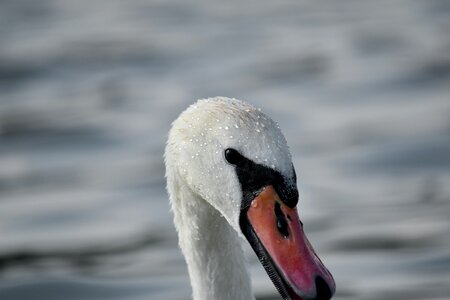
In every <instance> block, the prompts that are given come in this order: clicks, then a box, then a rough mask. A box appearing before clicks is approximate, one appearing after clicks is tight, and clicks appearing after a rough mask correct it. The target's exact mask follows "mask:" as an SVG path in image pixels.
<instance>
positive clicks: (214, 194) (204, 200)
mask: <svg viewBox="0 0 450 300" xmlns="http://www.w3.org/2000/svg"><path fill="white" fill-rule="evenodd" d="M227 148H234V149H236V150H238V151H239V152H240V153H241V154H242V155H244V156H245V157H247V158H249V159H251V160H253V161H254V162H256V163H259V164H262V165H266V166H268V167H270V168H273V169H275V170H277V171H279V172H280V173H281V174H283V175H285V176H284V177H285V178H293V174H292V172H293V168H292V162H291V155H290V153H289V149H288V146H287V143H286V140H285V138H284V136H283V134H282V133H281V131H280V129H279V127H278V125H277V124H276V123H275V122H274V121H273V120H272V119H271V118H270V117H268V116H267V115H265V114H264V113H262V112H261V111H260V110H259V109H256V108H255V107H253V106H251V105H250V104H248V103H245V102H243V101H239V100H236V99H229V98H224V97H216V98H210V99H204V100H199V101H197V102H196V103H195V104H193V105H191V106H190V107H189V108H188V109H186V110H185V111H184V112H183V113H182V114H181V115H180V116H179V117H178V118H177V119H176V120H175V121H174V122H173V124H172V128H171V130H170V133H169V138H168V142H167V146H166V150H165V163H166V177H167V190H168V193H169V197H170V202H171V206H172V209H173V212H174V223H175V227H176V229H177V231H178V235H179V244H180V248H181V250H182V252H183V254H184V256H185V258H186V262H187V265H188V270H189V276H190V279H191V284H192V288H193V298H194V299H195V300H203V299H205V300H206V299H209V300H210V299H220V300H228V299H229V300H239V299H242V300H249V299H254V298H253V296H252V292H251V285H250V279H249V275H248V272H247V269H246V267H245V262H244V257H243V252H242V249H241V244H240V242H241V240H240V238H239V236H242V233H241V231H240V228H239V213H240V205H241V198H242V192H241V189H240V184H239V181H238V178H237V176H236V173H235V171H234V166H232V165H230V164H229V163H227V161H226V160H225V157H224V150H225V149H227ZM288 184H289V183H288ZM290 184H295V183H294V182H290Z"/></svg>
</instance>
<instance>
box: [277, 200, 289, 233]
mask: <svg viewBox="0 0 450 300" xmlns="http://www.w3.org/2000/svg"><path fill="white" fill-rule="evenodd" d="M275 216H276V217H277V229H278V231H279V232H280V233H281V234H282V235H283V236H284V238H286V239H287V238H288V237H289V231H288V224H287V220H286V216H285V215H284V213H283V211H282V210H281V206H280V203H278V202H277V203H275Z"/></svg>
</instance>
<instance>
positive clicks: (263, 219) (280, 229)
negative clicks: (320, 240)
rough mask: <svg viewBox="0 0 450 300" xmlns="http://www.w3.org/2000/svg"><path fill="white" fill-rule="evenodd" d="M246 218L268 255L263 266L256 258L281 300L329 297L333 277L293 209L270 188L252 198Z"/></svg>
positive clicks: (332, 289) (334, 286) (333, 290)
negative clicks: (279, 294) (263, 267)
mask: <svg viewBox="0 0 450 300" xmlns="http://www.w3.org/2000/svg"><path fill="white" fill-rule="evenodd" d="M247 219H248V222H249V223H250V225H251V227H252V229H253V232H254V234H255V235H256V236H257V240H258V242H259V243H260V244H261V245H262V248H263V250H262V251H263V252H264V253H265V255H268V256H269V258H268V262H266V265H265V263H264V257H263V259H261V254H258V256H259V257H260V260H261V262H262V263H263V265H264V266H265V267H266V271H268V273H269V276H270V277H271V279H272V281H273V282H274V283H275V286H276V287H277V289H278V291H279V292H280V293H281V294H282V295H283V297H285V299H295V300H299V299H302V300H306V299H316V300H318V299H320V300H322V299H330V298H331V297H332V295H333V294H334V292H335V289H336V285H335V282H334V280H333V277H332V276H331V274H330V272H329V271H328V270H327V268H325V266H324V265H323V264H322V262H321V261H320V259H319V257H318V256H317V254H316V252H315V251H314V249H313V247H312V246H311V244H310V243H309V241H308V239H307V238H306V236H305V233H304V232H303V224H302V223H301V222H300V219H299V217H298V214H297V210H296V208H295V207H294V208H291V207H288V206H287V205H286V204H284V203H283V201H282V200H281V199H280V198H279V196H278V194H277V192H276V191H275V189H274V188H273V187H272V186H266V187H265V188H264V189H263V190H262V192H261V193H260V194H259V195H258V196H257V197H256V198H254V199H253V201H252V202H251V205H250V207H249V208H248V210H247ZM252 246H253V245H252ZM254 248H255V247H254ZM264 250H265V251H264ZM255 251H256V250H255ZM263 256H264V255H263ZM266 259H267V258H266ZM270 268H273V269H274V270H270ZM272 272H275V274H271V273H272ZM277 276H278V277H279V278H276V277H277ZM274 277H275V278H274Z"/></svg>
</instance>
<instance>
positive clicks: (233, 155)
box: [225, 148, 244, 165]
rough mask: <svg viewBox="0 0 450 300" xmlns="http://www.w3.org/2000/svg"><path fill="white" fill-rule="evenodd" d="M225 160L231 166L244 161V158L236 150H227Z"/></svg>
mask: <svg viewBox="0 0 450 300" xmlns="http://www.w3.org/2000/svg"><path fill="white" fill-rule="evenodd" d="M225 159H226V160H227V161H228V162H229V163H230V164H232V165H237V164H238V163H240V162H242V161H243V160H244V157H243V156H242V155H241V154H240V153H239V152H238V151H236V150H234V149H232V148H228V149H226V150H225Z"/></svg>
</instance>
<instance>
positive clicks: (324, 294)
mask: <svg viewBox="0 0 450 300" xmlns="http://www.w3.org/2000/svg"><path fill="white" fill-rule="evenodd" d="M316 290H317V296H316V298H314V300H329V299H331V296H333V295H332V293H331V289H330V286H329V285H328V283H327V282H326V281H325V279H323V278H322V277H320V276H317V277H316Z"/></svg>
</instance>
